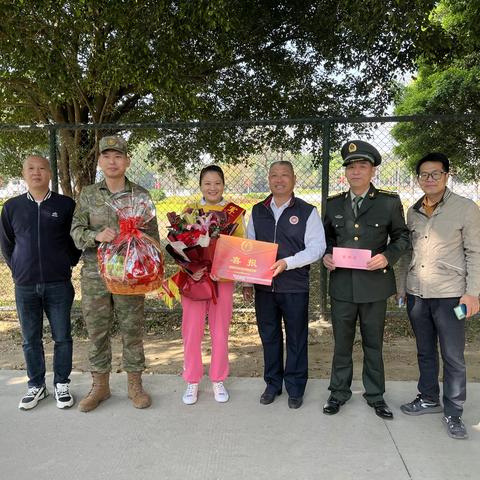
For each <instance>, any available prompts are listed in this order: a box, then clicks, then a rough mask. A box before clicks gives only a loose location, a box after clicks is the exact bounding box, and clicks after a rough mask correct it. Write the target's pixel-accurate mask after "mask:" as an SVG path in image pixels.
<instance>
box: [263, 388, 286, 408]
mask: <svg viewBox="0 0 480 480" xmlns="http://www.w3.org/2000/svg"><path fill="white" fill-rule="evenodd" d="M281 394H282V391H281V390H280V391H279V392H272V391H268V390H265V391H264V392H263V393H262V396H261V397H260V403H261V404H262V405H270V404H271V403H273V401H274V400H275V397H276V396H278V395H281Z"/></svg>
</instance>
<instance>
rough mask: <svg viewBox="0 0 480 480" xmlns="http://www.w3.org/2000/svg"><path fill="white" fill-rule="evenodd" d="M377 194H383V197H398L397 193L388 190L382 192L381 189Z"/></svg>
mask: <svg viewBox="0 0 480 480" xmlns="http://www.w3.org/2000/svg"><path fill="white" fill-rule="evenodd" d="M377 191H378V193H383V194H384V195H389V196H390V197H399V196H400V195H398V193H397V192H391V191H390V190H382V189H381V188H378V189H377Z"/></svg>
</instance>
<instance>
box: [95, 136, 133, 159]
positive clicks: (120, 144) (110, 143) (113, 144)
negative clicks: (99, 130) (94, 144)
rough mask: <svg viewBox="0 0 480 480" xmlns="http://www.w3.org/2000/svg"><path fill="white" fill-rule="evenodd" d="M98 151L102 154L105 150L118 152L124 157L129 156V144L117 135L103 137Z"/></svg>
mask: <svg viewBox="0 0 480 480" xmlns="http://www.w3.org/2000/svg"><path fill="white" fill-rule="evenodd" d="M98 150H99V151H100V153H102V152H104V151H105V150H116V151H117V152H121V153H123V154H124V155H127V142H126V141H125V140H124V139H123V138H122V137H117V136H115V135H113V136H110V137H103V138H102V139H101V140H100V143H99V144H98Z"/></svg>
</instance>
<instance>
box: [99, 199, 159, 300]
mask: <svg viewBox="0 0 480 480" xmlns="http://www.w3.org/2000/svg"><path fill="white" fill-rule="evenodd" d="M109 206H110V207H111V208H112V209H113V210H114V211H115V212H116V214H117V216H118V223H119V227H120V232H119V234H118V235H117V237H116V238H115V239H114V240H113V241H112V242H109V243H102V244H100V246H99V247H98V251H97V256H98V265H99V268H100V274H101V276H102V277H103V279H104V281H105V283H106V285H107V288H108V290H109V291H110V292H112V293H116V294H120V295H143V294H145V293H148V292H152V291H154V290H157V289H158V288H159V287H160V286H161V285H162V282H163V272H164V265H163V256H162V253H161V249H160V245H159V244H158V242H157V241H156V240H154V239H153V238H152V237H150V236H149V235H147V234H146V233H145V232H144V231H143V230H144V229H145V227H146V225H147V223H148V222H149V221H151V220H152V219H153V218H154V217H155V205H154V204H153V202H152V200H151V199H150V197H149V196H148V195H147V194H145V193H137V194H133V193H121V194H119V195H116V196H114V197H113V200H112V201H111V202H110V203H109Z"/></svg>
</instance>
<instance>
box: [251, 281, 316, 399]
mask: <svg viewBox="0 0 480 480" xmlns="http://www.w3.org/2000/svg"><path fill="white" fill-rule="evenodd" d="M308 297H309V295H308V292H304V293H303V292H302V293H276V292H265V291H262V290H256V292H255V312H256V315H257V326H258V333H259V334H260V338H261V340H262V345H263V358H264V363H265V369H264V376H263V378H264V379H265V382H266V384H267V390H268V391H269V392H281V391H282V385H283V382H284V381H285V388H286V390H287V392H288V395H289V396H290V397H301V396H303V394H304V392H305V386H306V384H307V379H308V349H307V346H308ZM282 319H283V323H284V325H285V334H286V353H287V355H286V361H285V365H284V361H283V333H282Z"/></svg>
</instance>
